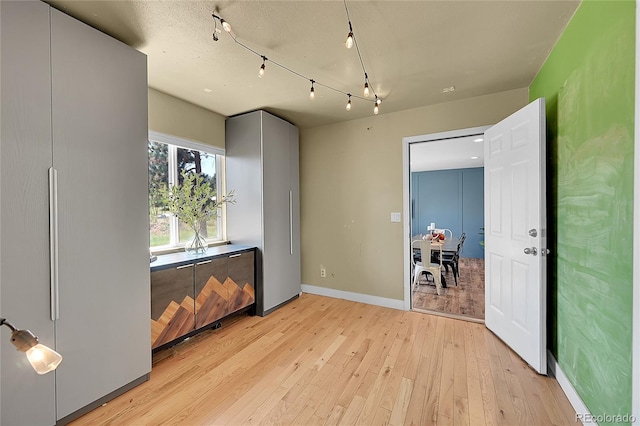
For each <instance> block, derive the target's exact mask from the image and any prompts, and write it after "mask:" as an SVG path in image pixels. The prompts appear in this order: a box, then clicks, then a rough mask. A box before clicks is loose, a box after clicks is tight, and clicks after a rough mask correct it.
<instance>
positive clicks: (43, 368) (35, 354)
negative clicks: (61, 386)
mask: <svg viewBox="0 0 640 426" xmlns="http://www.w3.org/2000/svg"><path fill="white" fill-rule="evenodd" d="M0 325H4V326H7V327H9V328H10V329H11V343H12V344H13V346H15V347H16V349H17V350H19V351H20V352H24V353H25V354H26V356H27V359H28V360H29V363H30V364H31V366H32V367H33V369H34V370H36V373H38V374H46V373H48V372H50V371H53V370H55V369H56V368H57V367H58V365H59V364H60V362H61V361H62V356H61V355H60V354H59V353H58V352H56V351H54V350H53V349H51V348H49V347H47V346H45V345H43V344H42V343H40V342H38V338H37V337H36V336H34V335H33V333H32V332H30V331H29V330H18V329H17V328H16V327H14V326H13V325H12V324H11V323H9V322H8V321H7V320H6V319H5V318H0Z"/></svg>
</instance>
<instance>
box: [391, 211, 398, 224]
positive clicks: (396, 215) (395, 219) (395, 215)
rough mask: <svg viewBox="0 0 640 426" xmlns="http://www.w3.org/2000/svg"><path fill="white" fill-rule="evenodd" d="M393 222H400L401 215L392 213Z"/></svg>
mask: <svg viewBox="0 0 640 426" xmlns="http://www.w3.org/2000/svg"><path fill="white" fill-rule="evenodd" d="M391 222H398V223H399V222H400V213H391Z"/></svg>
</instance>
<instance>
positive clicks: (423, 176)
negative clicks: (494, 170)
mask: <svg viewBox="0 0 640 426" xmlns="http://www.w3.org/2000/svg"><path fill="white" fill-rule="evenodd" d="M431 222H435V224H436V227H438V228H449V229H451V231H452V232H453V235H455V236H456V237H459V236H460V234H462V232H466V233H467V239H466V241H465V243H464V246H463V250H462V254H461V256H462V257H474V258H484V250H483V248H482V246H480V241H481V240H482V236H481V235H480V234H479V232H480V228H482V227H484V170H483V168H482V167H477V168H472V169H454V170H437V171H428V172H416V173H411V231H412V234H413V235H417V234H424V233H425V232H426V231H427V226H428V225H429V224H430V223H431Z"/></svg>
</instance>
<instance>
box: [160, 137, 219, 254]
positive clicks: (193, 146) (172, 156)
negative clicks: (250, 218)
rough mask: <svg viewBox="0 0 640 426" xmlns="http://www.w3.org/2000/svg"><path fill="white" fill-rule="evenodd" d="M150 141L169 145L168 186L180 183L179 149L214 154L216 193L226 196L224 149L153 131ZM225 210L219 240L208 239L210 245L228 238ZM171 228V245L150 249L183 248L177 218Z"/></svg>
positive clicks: (172, 221)
mask: <svg viewBox="0 0 640 426" xmlns="http://www.w3.org/2000/svg"><path fill="white" fill-rule="evenodd" d="M149 141H150V142H158V143H163V144H167V145H168V148H169V151H168V157H167V159H168V161H169V167H168V171H169V173H168V174H169V176H168V177H169V182H168V185H169V187H171V185H175V184H177V182H178V176H177V170H178V168H177V162H178V148H183V149H189V150H194V151H203V152H206V153H209V154H214V155H215V156H216V193H217V194H224V175H223V170H224V168H223V167H224V149H222V148H219V147H216V146H213V145H205V144H203V143H200V142H196V141H193V140H190V139H184V138H179V137H176V136H172V135H167V134H165V133H160V132H154V131H152V130H150V131H149ZM223 215H224V209H223V213H222V214H220V215H218V217H217V221H218V223H217V229H218V230H219V232H218V238H217V239H211V238H210V239H207V242H208V243H216V242H224V240H225V238H226V230H225V229H224V228H223V226H224V221H223ZM169 220H170V226H169V230H170V231H169V232H170V233H169V244H167V245H164V246H155V247H150V248H149V249H150V250H152V251H154V252H158V251H163V250H172V249H176V248H179V247H181V246H182V245H184V243H180V241H179V235H178V218H177V217H176V216H173V215H172V216H171V218H170V219H169Z"/></svg>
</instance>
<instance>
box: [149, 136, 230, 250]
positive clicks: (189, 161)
mask: <svg viewBox="0 0 640 426" xmlns="http://www.w3.org/2000/svg"><path fill="white" fill-rule="evenodd" d="M148 147H149V226H150V228H149V231H150V241H149V246H150V247H151V248H152V249H153V248H159V247H162V248H165V247H166V248H169V247H178V246H180V245H183V244H184V243H186V242H187V241H190V240H191V239H192V238H193V235H194V232H193V230H192V229H191V228H190V227H189V226H187V225H186V224H183V223H180V222H179V221H178V220H177V218H175V217H174V216H173V215H171V214H170V213H169V211H168V209H167V206H166V204H165V202H164V201H163V197H162V195H161V188H168V187H169V186H170V185H174V184H178V185H182V180H183V178H182V173H183V172H185V173H197V174H199V175H200V176H202V178H203V179H204V181H205V182H207V183H208V184H209V185H211V187H212V188H213V189H214V190H215V191H216V193H217V194H219V193H220V188H219V187H218V184H219V182H218V179H217V173H216V171H217V170H216V169H217V167H216V166H217V164H218V162H219V161H220V156H219V155H216V154H214V153H211V152H207V151H203V150H195V149H187V148H182V147H179V146H176V145H171V144H166V143H163V142H156V141H149V146H148ZM220 223H221V221H220V217H218V218H212V219H210V220H208V221H206V222H203V223H201V224H200V235H202V236H203V237H205V239H207V240H209V241H211V240H220V239H221V238H222V233H221V232H220Z"/></svg>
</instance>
